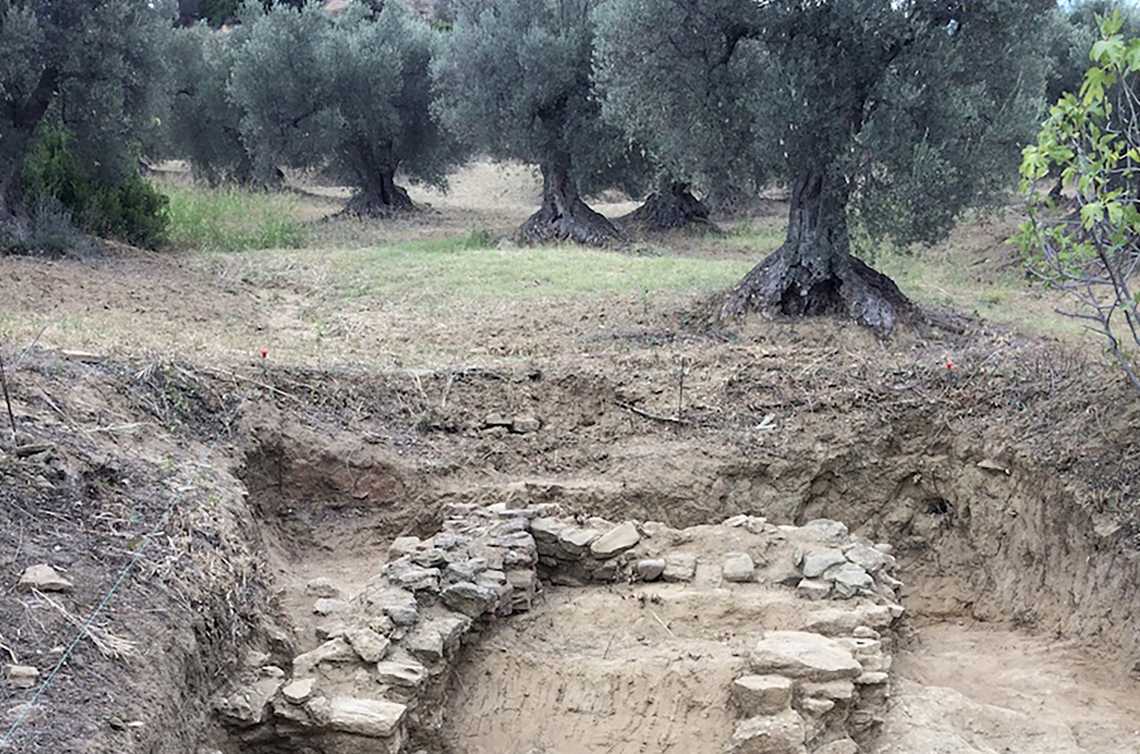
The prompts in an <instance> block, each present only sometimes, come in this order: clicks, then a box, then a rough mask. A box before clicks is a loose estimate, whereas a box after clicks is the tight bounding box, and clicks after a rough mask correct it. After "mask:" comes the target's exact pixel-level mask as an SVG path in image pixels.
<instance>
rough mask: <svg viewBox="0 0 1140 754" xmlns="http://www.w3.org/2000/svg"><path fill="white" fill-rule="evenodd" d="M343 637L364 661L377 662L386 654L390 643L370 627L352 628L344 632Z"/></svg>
mask: <svg viewBox="0 0 1140 754" xmlns="http://www.w3.org/2000/svg"><path fill="white" fill-rule="evenodd" d="M344 638H345V639H347V640H348V643H349V644H351V645H352V648H353V649H354V650H355V651H356V654H357V656H358V657H360V659H362V660H364V661H365V662H379V661H380V660H383V659H384V656H385V655H387V654H388V647H389V645H390V644H391V642H390V641H388V639H386V638H385V637H383V636H381V635H380V634H378V633H376V632H375V631H373V630H372V629H370V628H354V629H352V630H351V631H348V632H346V633H345V635H344Z"/></svg>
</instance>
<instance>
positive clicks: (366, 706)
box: [328, 697, 408, 738]
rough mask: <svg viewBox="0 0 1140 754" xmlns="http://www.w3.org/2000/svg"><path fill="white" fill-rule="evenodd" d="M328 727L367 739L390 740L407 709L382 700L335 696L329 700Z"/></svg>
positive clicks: (401, 705)
mask: <svg viewBox="0 0 1140 754" xmlns="http://www.w3.org/2000/svg"><path fill="white" fill-rule="evenodd" d="M329 705H330V707H329V723H328V725H329V728H331V729H333V730H337V731H341V732H342V733H352V734H354V735H357V736H366V737H368V738H390V737H392V736H394V735H396V733H397V727H398V726H399V725H400V723H401V722H402V721H403V719H404V715H405V713H406V712H407V710H408V708H407V707H406V706H405V705H403V704H397V703H396V702H389V701H386V700H381V699H356V698H353V697H336V698H334V699H331V700H329Z"/></svg>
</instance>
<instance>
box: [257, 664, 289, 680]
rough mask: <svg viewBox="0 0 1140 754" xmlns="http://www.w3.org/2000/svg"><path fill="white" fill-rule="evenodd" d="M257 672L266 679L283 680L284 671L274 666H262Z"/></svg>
mask: <svg viewBox="0 0 1140 754" xmlns="http://www.w3.org/2000/svg"><path fill="white" fill-rule="evenodd" d="M259 670H260V671H261V675H263V676H265V677H266V678H284V677H285V671H284V670H282V669H281V668H279V667H277V666H276V665H262V666H261V667H260V668H259Z"/></svg>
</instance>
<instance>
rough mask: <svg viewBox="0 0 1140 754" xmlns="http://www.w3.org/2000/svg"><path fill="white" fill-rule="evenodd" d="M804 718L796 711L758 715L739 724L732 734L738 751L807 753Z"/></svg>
mask: <svg viewBox="0 0 1140 754" xmlns="http://www.w3.org/2000/svg"><path fill="white" fill-rule="evenodd" d="M806 735H807V731H806V730H805V729H804V721H803V718H802V717H800V716H799V714H798V713H797V712H796V711H795V710H791V709H789V710H785V711H783V712H781V713H780V714H778V715H757V716H756V717H750V718H748V719H747V720H741V721H740V722H739V723H737V724H736V730H734V731H733V733H732V752H733V753H734V754H803V752H804V738H805V737H806Z"/></svg>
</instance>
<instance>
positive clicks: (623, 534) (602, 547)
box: [590, 521, 641, 559]
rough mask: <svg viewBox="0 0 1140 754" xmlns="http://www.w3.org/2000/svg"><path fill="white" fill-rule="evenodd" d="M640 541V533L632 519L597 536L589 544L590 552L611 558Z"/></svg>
mask: <svg viewBox="0 0 1140 754" xmlns="http://www.w3.org/2000/svg"><path fill="white" fill-rule="evenodd" d="M640 541H641V534H640V533H639V532H638V531H637V527H636V526H634V524H633V522H632V521H626V522H625V523H621V524H618V525H617V526H615V527H614V528H612V529H610V530H609V531H608V532H606V533H605V534H603V535H602V536H601V537H598V539H596V540H595V541H594V543H593V544H591V545H590V553H591V554H592V555H593V556H594V557H595V558H602V559H604V558H612V557H614V556H615V555H620V554H621V553H623V552H625V551H626V550H628V549H630V548H631V547H634V546H635V545H636V544H637V543H638V542H640Z"/></svg>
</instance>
